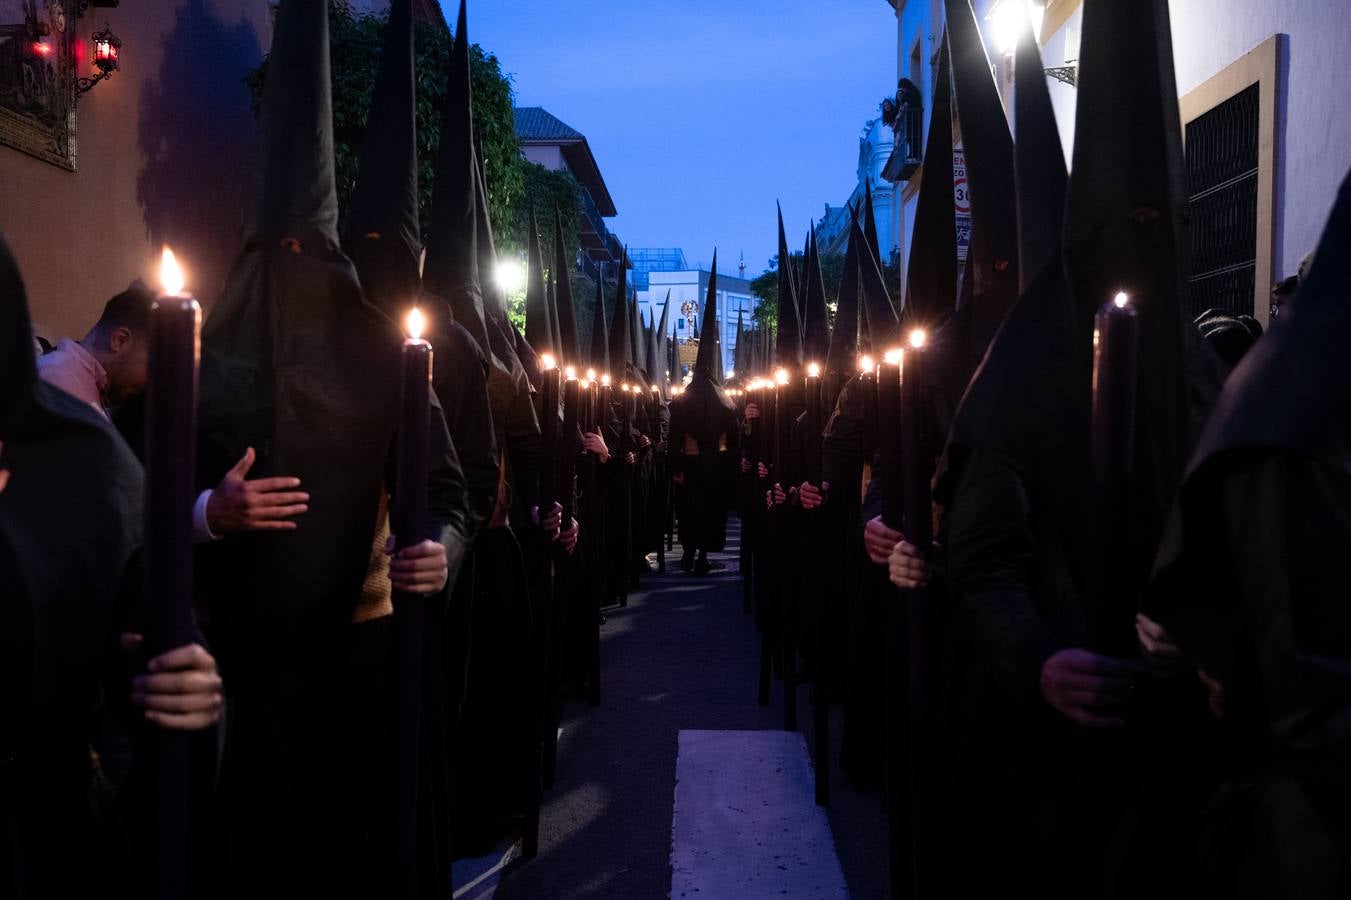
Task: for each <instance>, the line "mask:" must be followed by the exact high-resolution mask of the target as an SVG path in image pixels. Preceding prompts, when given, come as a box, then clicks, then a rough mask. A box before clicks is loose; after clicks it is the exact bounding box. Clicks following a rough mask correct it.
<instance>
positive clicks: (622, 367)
mask: <svg viewBox="0 0 1351 900" xmlns="http://www.w3.org/2000/svg"><path fill="white" fill-rule="evenodd" d="M628 269H629V251H628V248H627V247H625V248H624V252H623V253H622V254H620V257H619V275H618V284H617V285H616V287H615V308H614V315H613V317H612V318H611V319H610V377H611V378H613V379H614V380H615V382H616V383H618V382H620V381H623V380H624V379H625V378H627V377H628V367H629V364H630V363H631V362H632V360H630V358H629V346H630V344H629V289H628Z"/></svg>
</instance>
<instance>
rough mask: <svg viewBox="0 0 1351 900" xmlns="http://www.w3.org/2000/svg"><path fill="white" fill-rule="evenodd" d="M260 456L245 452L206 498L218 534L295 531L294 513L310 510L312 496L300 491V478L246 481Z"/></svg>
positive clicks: (209, 518)
mask: <svg viewBox="0 0 1351 900" xmlns="http://www.w3.org/2000/svg"><path fill="white" fill-rule="evenodd" d="M255 459H257V455H256V454H255V453H254V452H253V448H252V447H250V448H249V449H247V450H245V451H244V455H243V456H242V457H240V459H239V462H237V463H235V467H234V468H233V469H231V470H230V471H229V472H227V473H225V477H224V478H222V479H221V482H220V484H218V485H216V487H215V489H214V490H213V491H212V492H211V496H210V498H208V499H207V501H206V525H207V527H208V528H209V529H211V533H212V534H215V535H227V534H238V533H239V532H243V531H293V530H294V529H295V528H296V523H295V522H294V521H292V517H293V516H298V515H300V514H302V513H304V512H306V511H308V510H309V508H310V507H309V501H310V495H309V494H307V493H305V492H303V491H297V490H296V488H298V487H300V479H299V478H255V479H253V480H252V481H247V480H245V476H246V475H248V474H249V469H251V468H253V463H254V460H255Z"/></svg>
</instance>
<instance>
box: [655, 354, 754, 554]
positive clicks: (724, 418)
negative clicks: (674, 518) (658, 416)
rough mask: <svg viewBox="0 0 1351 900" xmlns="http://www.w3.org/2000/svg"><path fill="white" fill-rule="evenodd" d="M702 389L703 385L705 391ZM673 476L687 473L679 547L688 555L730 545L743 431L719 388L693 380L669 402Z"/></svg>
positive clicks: (670, 459) (683, 493)
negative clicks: (730, 511)
mask: <svg viewBox="0 0 1351 900" xmlns="http://www.w3.org/2000/svg"><path fill="white" fill-rule="evenodd" d="M701 385H702V387H701ZM670 447H671V455H670V457H669V464H670V467H671V473H672V475H683V476H684V482H685V483H684V485H683V490H682V491H681V497H682V506H681V508H680V543H681V544H682V545H683V546H684V547H685V549H686V550H687V551H695V550H698V551H719V550H722V549H723V547H724V546H726V543H727V511H728V508H729V505H730V504H731V499H732V497H733V496H734V486H735V483H736V482H735V478H736V460H737V459H738V458H739V455H740V429H739V428H738V427H737V419H736V408H735V407H734V406H732V404H731V402H730V401H729V400H727V398H726V396H725V395H724V394H723V393H722V390H721V388H714V387H713V385H712V384H711V383H709V382H705V381H699V380H696V381H693V382H691V383H690V386H689V387H688V388H687V389H686V390H685V393H683V394H681V395H680V397H678V398H677V399H676V400H674V401H673V402H672V403H671V429H670Z"/></svg>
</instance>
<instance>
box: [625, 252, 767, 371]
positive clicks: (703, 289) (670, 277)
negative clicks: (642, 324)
mask: <svg viewBox="0 0 1351 900" xmlns="http://www.w3.org/2000/svg"><path fill="white" fill-rule="evenodd" d="M711 274H712V273H710V272H705V271H703V270H700V269H688V270H685V271H680V272H660V271H656V272H649V273H647V289H646V290H639V291H638V292H637V296H638V311H639V315H641V316H643V318H644V319H647V317H648V316H651V317H652V321H653V322H660V321H661V313H662V309H663V307H664V306H665V303H666V296H667V293H668V292H669V293H670V296H671V314H670V317H669V319H668V321H667V333H668V334H669V335H670V336H672V337H674V338H675V339H676V340H677V341H686V340H689V339H690V338H692V337H693V336H694V330H695V329H696V328H699V327H700V326H701V325H702V323H703V314H704V301H705V299H706V298H707V297H708V282H709V278H710V277H711ZM717 297H718V324H719V329H720V335H719V337H720V338H721V341H722V369H723V372H729V371H731V369H732V360H733V358H734V354H735V353H736V320H737V314H738V313H740V314H741V318H742V324H743V327H745V328H746V329H749V328H751V326H752V324H753V320H752V318H751V314H752V310H754V309H755V298H754V297H753V296H752V294H751V283H750V282H749V281H748V280H746V279H744V278H737V277H735V276H732V275H726V274H724V273H722V272H719V273H718V290H717Z"/></svg>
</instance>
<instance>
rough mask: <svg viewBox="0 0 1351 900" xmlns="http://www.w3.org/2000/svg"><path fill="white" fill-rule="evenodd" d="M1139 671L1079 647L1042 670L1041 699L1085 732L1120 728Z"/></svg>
mask: <svg viewBox="0 0 1351 900" xmlns="http://www.w3.org/2000/svg"><path fill="white" fill-rule="evenodd" d="M1138 674H1140V667H1139V666H1138V665H1137V664H1134V663H1132V662H1130V661H1128V660H1124V659H1116V658H1115V657H1111V656H1101V655H1099V654H1097V653H1091V652H1089V651H1088V650H1083V649H1081V648H1078V647H1072V648H1070V649H1068V650H1061V651H1060V652H1059V653H1056V654H1054V655H1053V656H1051V658H1050V659H1048V660H1046V662H1045V663H1043V664H1042V667H1041V695H1042V697H1044V698H1045V699H1046V702H1047V703H1049V704H1051V706H1053V707H1055V708H1056V709H1057V710H1059V711H1060V712H1061V713H1063V714H1064V715H1066V716H1067V717H1069V718H1071V719H1073V720H1074V721H1075V722H1078V723H1079V724H1080V725H1082V726H1084V727H1085V728H1103V729H1107V728H1120V727H1122V726H1123V725H1125V724H1126V720H1125V719H1124V718H1123V715H1122V709H1121V708H1122V707H1123V706H1124V705H1125V704H1126V703H1128V702H1129V701H1130V699H1131V696H1132V692H1133V690H1134V687H1135V676H1136V675H1138Z"/></svg>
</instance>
